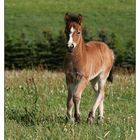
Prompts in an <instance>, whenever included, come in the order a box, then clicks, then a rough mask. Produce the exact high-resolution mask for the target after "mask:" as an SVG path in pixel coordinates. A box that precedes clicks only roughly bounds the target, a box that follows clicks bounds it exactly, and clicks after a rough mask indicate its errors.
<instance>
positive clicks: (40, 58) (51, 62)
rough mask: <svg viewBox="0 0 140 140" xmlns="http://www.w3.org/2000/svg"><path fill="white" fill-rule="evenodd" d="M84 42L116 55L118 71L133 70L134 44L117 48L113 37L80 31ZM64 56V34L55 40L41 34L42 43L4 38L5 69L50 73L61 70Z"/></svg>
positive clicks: (130, 42)
mask: <svg viewBox="0 0 140 140" xmlns="http://www.w3.org/2000/svg"><path fill="white" fill-rule="evenodd" d="M83 37H84V40H85V41H86V42H87V41H90V40H99V41H103V42H105V43H106V44H108V45H109V47H110V48H111V49H113V51H114V53H115V58H116V59H115V65H116V66H121V67H133V66H135V40H134V39H133V40H132V39H131V40H130V41H128V42H127V43H126V47H125V48H123V47H121V46H120V42H119V41H118V37H117V36H116V34H115V33H109V32H107V31H104V30H101V31H99V32H98V33H97V36H93V35H92V34H91V32H90V30H89V29H88V28H87V27H84V28H83ZM65 54H66V37H65V34H64V32H63V31H60V32H59V35H58V36H57V37H54V36H53V35H52V33H51V32H50V31H43V32H42V36H41V40H40V41H38V42H35V41H31V40H28V38H27V36H26V34H24V33H22V35H21V36H20V38H19V39H18V40H17V41H16V42H13V40H11V39H10V37H7V39H6V42H5V67H6V68H8V69H12V68H20V69H22V68H32V67H38V66H41V67H43V68H47V69H51V70H60V69H63V60H64V57H65Z"/></svg>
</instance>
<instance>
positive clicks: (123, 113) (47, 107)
mask: <svg viewBox="0 0 140 140" xmlns="http://www.w3.org/2000/svg"><path fill="white" fill-rule="evenodd" d="M66 97H67V90H66V84H65V78H64V74H63V73H55V72H53V73H52V72H48V71H35V70H32V71H31V70H22V71H15V70H13V71H5V139H6V140H15V139H17V140H18V139H20V140H22V139H23V140H33V139H37V140H47V139H48V140H134V139H135V75H134V74H129V75H127V74H121V73H120V74H117V73H116V74H114V83H113V84H110V83H107V85H106V96H105V121H104V123H103V124H97V118H96V119H95V122H94V124H93V125H92V126H88V125H87V123H86V118H87V115H88V111H89V109H90V108H91V106H92V105H93V101H94V100H95V95H94V93H93V91H92V89H91V87H90V85H89V86H88V87H87V88H86V90H85V91H84V93H83V94H82V99H81V106H80V110H81V122H80V124H65V113H66Z"/></svg>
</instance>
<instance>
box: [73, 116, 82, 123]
mask: <svg viewBox="0 0 140 140" xmlns="http://www.w3.org/2000/svg"><path fill="white" fill-rule="evenodd" d="M74 117H75V122H77V123H80V121H81V119H80V114H75V115H74Z"/></svg>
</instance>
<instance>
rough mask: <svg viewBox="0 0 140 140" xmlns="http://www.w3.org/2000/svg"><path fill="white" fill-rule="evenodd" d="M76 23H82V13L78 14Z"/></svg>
mask: <svg viewBox="0 0 140 140" xmlns="http://www.w3.org/2000/svg"><path fill="white" fill-rule="evenodd" d="M78 23H79V24H80V25H81V23H82V15H81V14H79V15H78Z"/></svg>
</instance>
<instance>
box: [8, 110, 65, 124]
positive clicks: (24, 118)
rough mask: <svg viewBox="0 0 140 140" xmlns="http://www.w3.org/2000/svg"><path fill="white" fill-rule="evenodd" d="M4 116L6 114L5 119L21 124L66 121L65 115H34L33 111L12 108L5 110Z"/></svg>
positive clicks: (61, 122) (59, 122) (60, 122)
mask: <svg viewBox="0 0 140 140" xmlns="http://www.w3.org/2000/svg"><path fill="white" fill-rule="evenodd" d="M5 116H6V118H5V119H10V120H15V121H16V122H17V123H20V124H22V125H23V126H34V125H39V124H42V125H46V124H53V123H58V124H63V123H65V122H66V121H65V117H64V116H62V115H60V116H59V115H55V114H52V115H51V114H50V115H44V114H40V115H36V114H35V113H34V112H33V111H30V112H29V111H26V112H23V111H21V110H14V109H11V110H8V111H6V115H5ZM38 116H39V117H38Z"/></svg>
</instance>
